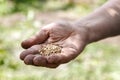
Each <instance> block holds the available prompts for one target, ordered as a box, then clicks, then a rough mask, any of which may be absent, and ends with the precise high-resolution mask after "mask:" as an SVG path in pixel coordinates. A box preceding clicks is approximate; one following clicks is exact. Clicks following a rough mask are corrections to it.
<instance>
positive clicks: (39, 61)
mask: <svg viewBox="0 0 120 80" xmlns="http://www.w3.org/2000/svg"><path fill="white" fill-rule="evenodd" d="M33 65H35V66H42V67H47V68H56V67H58V66H59V64H49V63H48V62H47V60H46V57H45V56H41V55H38V56H36V57H34V59H33Z"/></svg>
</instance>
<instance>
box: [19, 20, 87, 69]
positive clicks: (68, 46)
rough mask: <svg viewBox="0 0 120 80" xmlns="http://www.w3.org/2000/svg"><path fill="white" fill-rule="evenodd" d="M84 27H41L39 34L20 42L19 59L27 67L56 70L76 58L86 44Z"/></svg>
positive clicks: (60, 23) (58, 25)
mask: <svg viewBox="0 0 120 80" xmlns="http://www.w3.org/2000/svg"><path fill="white" fill-rule="evenodd" d="M87 39H88V34H87V30H86V29H85V28H84V27H78V26H76V25H74V24H71V23H68V22H62V21H61V22H57V23H52V24H49V25H47V26H45V27H43V28H42V29H41V30H40V32H39V33H37V34H36V35H34V36H33V37H32V38H29V39H27V40H25V41H23V42H22V47H23V48H24V49H25V50H24V51H23V52H22V53H21V54H20V58H21V60H23V61H24V63H25V64H27V65H34V66H42V67H48V68H56V67H58V66H59V65H60V64H63V63H67V62H69V61H71V60H73V59H74V58H76V57H77V56H78V55H79V54H80V53H81V52H82V50H83V49H84V47H85V46H86V44H87Z"/></svg>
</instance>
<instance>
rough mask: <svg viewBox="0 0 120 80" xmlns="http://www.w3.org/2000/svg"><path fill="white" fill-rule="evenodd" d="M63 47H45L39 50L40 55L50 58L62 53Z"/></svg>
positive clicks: (49, 45)
mask: <svg viewBox="0 0 120 80" xmlns="http://www.w3.org/2000/svg"><path fill="white" fill-rule="evenodd" d="M61 49H62V47H60V46H59V45H55V44H47V45H43V47H42V49H40V50H39V53H40V55H43V56H49V55H51V54H57V53H61Z"/></svg>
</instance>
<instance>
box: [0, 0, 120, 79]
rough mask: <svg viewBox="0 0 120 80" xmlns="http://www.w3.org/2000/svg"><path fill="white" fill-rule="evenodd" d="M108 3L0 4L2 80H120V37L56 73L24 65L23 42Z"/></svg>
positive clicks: (27, 0) (9, 0)
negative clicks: (50, 24) (20, 57)
mask: <svg viewBox="0 0 120 80" xmlns="http://www.w3.org/2000/svg"><path fill="white" fill-rule="evenodd" d="M106 1H107V0H0V80H120V49H119V47H120V43H119V40H120V37H119V36H118V37H114V38H109V39H106V40H102V41H100V42H97V43H92V44H90V45H88V46H87V47H86V49H85V50H84V51H83V53H82V54H81V55H80V56H78V57H77V58H76V59H75V60H73V61H71V62H69V63H67V64H63V65H61V66H59V67H58V68H56V69H48V68H42V67H34V66H28V65H25V64H24V63H23V62H22V61H21V60H20V59H19V54H20V52H21V51H23V49H22V48H21V46H20V43H21V41H22V40H24V39H27V38H28V37H30V36H31V35H33V34H34V33H36V32H37V31H39V29H40V28H41V27H42V26H44V25H46V24H48V23H51V22H54V21H56V20H60V19H65V20H69V21H73V20H76V19H79V18H80V17H83V16H86V15H87V14H89V13H90V12H92V11H93V10H94V9H96V8H98V7H99V6H101V5H102V4H104V3H105V2H106Z"/></svg>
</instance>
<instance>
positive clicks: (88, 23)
mask: <svg viewBox="0 0 120 80" xmlns="http://www.w3.org/2000/svg"><path fill="white" fill-rule="evenodd" d="M105 19H106V18H105V17H101V16H96V15H94V16H91V15H89V16H87V17H85V18H83V19H81V20H78V21H75V22H74V24H75V25H77V26H78V27H79V28H84V29H85V31H86V34H87V42H88V43H92V42H96V41H98V40H101V39H103V38H105V37H106V36H105V35H104V31H103V29H104V27H101V26H105V25H104V24H102V23H103V21H105Z"/></svg>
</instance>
